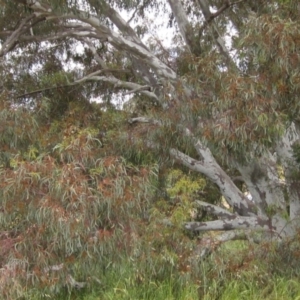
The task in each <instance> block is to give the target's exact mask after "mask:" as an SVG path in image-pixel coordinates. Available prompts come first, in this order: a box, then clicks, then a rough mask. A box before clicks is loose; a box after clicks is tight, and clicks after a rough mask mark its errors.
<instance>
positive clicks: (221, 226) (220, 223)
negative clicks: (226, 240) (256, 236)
mask: <svg viewBox="0 0 300 300" xmlns="http://www.w3.org/2000/svg"><path fill="white" fill-rule="evenodd" d="M184 227H185V229H187V230H192V231H209V230H235V229H261V230H266V231H267V230H270V231H272V230H273V226H272V223H271V221H270V219H268V218H261V217H257V216H255V217H254V216H253V217H244V216H237V215H235V216H232V217H231V219H226V220H216V221H208V222H187V223H185V225H184Z"/></svg>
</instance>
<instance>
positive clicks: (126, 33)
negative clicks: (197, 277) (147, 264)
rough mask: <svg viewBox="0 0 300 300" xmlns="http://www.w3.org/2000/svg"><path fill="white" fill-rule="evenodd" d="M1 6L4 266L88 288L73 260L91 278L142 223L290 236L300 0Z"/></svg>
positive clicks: (294, 219) (295, 185)
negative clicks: (100, 263)
mask: <svg viewBox="0 0 300 300" xmlns="http://www.w3.org/2000/svg"><path fill="white" fill-rule="evenodd" d="M0 4H1V7H0V14H1V18H0V43H1V49H0V58H1V65H0V78H1V87H0V114H1V116H0V151H1V154H0V167H1V175H0V176H1V191H0V201H1V203H0V220H1V221H0V222H1V230H2V232H1V235H2V238H1V241H2V242H1V243H2V244H3V245H4V246H3V249H4V250H1V251H2V252H3V253H2V256H3V257H5V258H3V262H2V263H3V264H6V263H7V262H8V261H9V259H14V260H15V261H17V262H19V265H18V268H20V271H19V272H20V274H22V272H23V271H24V272H25V270H26V276H27V277H26V276H25V277H26V278H27V279H26V280H28V276H31V277H30V278H32V282H33V283H34V282H35V280H39V284H41V285H43V284H45V285H47V286H55V282H57V281H59V277H58V276H57V275H56V273H55V272H52V273H51V272H45V270H46V271H49V270H51V271H53V270H54V269H55V268H58V266H61V269H64V270H65V272H63V273H61V274H63V275H62V276H64V280H63V282H64V283H65V282H67V284H69V285H72V284H73V285H74V284H75V285H76V284H77V285H78V284H80V282H76V281H75V283H74V278H73V277H72V276H71V275H70V274H71V273H72V272H71V271H70V269H72V268H73V269H72V270H73V273H72V274H74V273H76V271H74V268H75V269H76V266H73V267H72V268H71V267H70V266H69V265H70V264H71V263H72V262H73V261H74V259H75V258H76V261H77V263H78V265H80V266H81V265H84V266H85V270H86V274H88V273H89V272H90V270H91V269H90V268H92V266H93V263H94V262H95V260H97V259H99V257H106V258H107V260H110V259H112V260H117V256H118V255H117V254H116V253H113V254H112V253H111V248H110V247H112V244H111V243H110V242H109V243H107V244H106V243H105V242H103V241H107V240H108V239H107V237H110V236H112V235H113V236H114V238H115V240H114V242H113V243H114V245H115V246H114V247H116V245H118V247H119V248H118V249H119V250H120V251H121V252H122V251H125V252H126V251H130V250H128V249H129V248H130V249H132V247H133V246H132V245H133V244H134V243H135V242H137V240H138V239H137V236H139V234H140V232H139V229H138V228H143V230H146V228H148V229H149V228H152V231H151V230H150V229H149V231H148V235H147V234H146V236H147V237H148V238H149V240H151V239H154V240H155V241H156V242H157V243H158V244H160V242H159V241H160V237H158V236H156V235H155V234H154V233H153V232H155V230H156V229H155V228H156V227H155V226H158V224H160V225H159V226H164V227H165V228H166V229H164V230H166V235H167V236H170V235H171V232H175V231H176V232H177V234H178V236H180V238H182V239H186V240H188V235H189V234H191V235H193V234H197V233H198V232H202V231H210V230H213V231H224V233H223V234H220V235H218V236H216V240H218V241H219V242H223V241H226V240H230V239H235V238H249V239H251V240H253V239H255V240H257V241H261V240H266V239H275V240H278V241H284V240H285V239H286V238H291V237H293V236H294V235H295V234H296V232H297V231H298V230H299V222H298V218H299V214H300V182H299V181H300V177H299V175H300V174H299V163H300V147H299V142H300V139H299V133H300V132H299V129H300V127H299V125H300V123H299V122H300V119H299V109H300V105H299V103H300V101H299V100H300V99H299V95H300V70H299V66H300V22H299V15H300V6H299V3H298V1H296V0H285V1H284V0H277V1H264V0H260V1H244V0H239V1H227V0H197V1H185V0H183V1H176V0H168V1H151V0H141V1H135V0H126V1H125V0H124V1H119V0H114V1H104V0H100V1H94V0H81V1H79V0H72V1H71V0H70V1H62V0H59V1H57V0H48V1H42V0H41V1H38V0H13V1H11V0H10V1H9V0H2V1H0ZM157 15H158V16H163V17H161V18H158V17H156V16H157ZM165 31H167V32H168V34H170V35H173V36H172V39H171V38H170V40H169V42H168V43H165V42H164V40H163V35H164V32H165ZM165 168H167V170H168V171H166V169H165ZM162 190H164V191H167V192H166V193H167V196H166V197H169V198H172V199H171V200H172V201H175V202H172V201H171V200H170V199H169V200H170V201H171V202H170V201H169V202H164V201H163V199H164V196H162V195H161V194H160V192H161V191H162ZM166 203H168V204H166ZM178 203H179V204H178ZM224 203H225V205H224ZM200 212H202V213H200ZM204 212H206V213H208V214H209V215H210V217H207V215H206V214H205V213H204ZM154 219H155V222H152V221H151V220H154ZM180 228H181V229H182V228H183V229H184V230H185V233H184V234H183V233H182V231H180V230H181V229H180ZM118 232H122V234H124V232H125V234H126V235H127V237H128V238H127V239H126V240H124V239H123V238H122V237H120V235H118ZM122 234H121V235H122ZM178 236H177V237H178ZM119 239H121V240H122V242H121V241H120V240H119ZM171 240H172V239H171V238H170V244H169V246H170V247H171V248H172V245H173V244H172V243H173V241H171ZM32 241H34V242H32ZM5 247H6V248H5ZM127 247H128V248H127ZM12 248H14V251H11V253H10V255H7V253H8V250H9V251H10V250H11V249H12ZM204 248H205V247H204V246H203V249H204ZM5 249H8V250H7V251H6V250H5ZM37 249H39V250H37ZM182 251H183V250H182ZM12 253H13V254H12ZM37 253H38V255H37ZM201 253H202V254H203V255H204V253H206V251H204V250H203V251H202V252H201ZM104 254H105V255H104ZM30 255H31V256H30ZM114 255H116V257H113V258H112V256H114ZM27 263H28V265H26V264H27ZM25 265H26V266H25ZM51 265H52V267H51ZM103 265H105V262H104V263H103ZM53 266H54V267H53ZM51 268H52V269H51ZM53 268H54V269H53ZM15 271H16V269H15V268H12V269H11V272H15ZM44 273H47V274H48V275H47V276H48V277H47V279H45V280H44V281H43V280H40V278H46V277H43V276H41V274H44ZM24 274H25V273H24ZM28 274H29V275H28ZM49 274H50V275H49ZM51 274H52V275H51ZM53 274H54V275H53ZM86 274H81V275H82V276H85V275H86ZM1 276H4V275H1ZM1 276H0V278H2V277H1ZM51 276H52V277H51ZM25 277H24V278H25ZM37 278H39V279H37ZM1 280H4V279H0V281H1ZM24 280H25V279H24Z"/></svg>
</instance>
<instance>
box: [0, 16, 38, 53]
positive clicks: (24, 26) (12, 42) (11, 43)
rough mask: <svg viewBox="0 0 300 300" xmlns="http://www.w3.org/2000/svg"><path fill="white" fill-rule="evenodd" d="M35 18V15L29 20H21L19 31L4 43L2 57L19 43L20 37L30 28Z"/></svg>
mask: <svg viewBox="0 0 300 300" xmlns="http://www.w3.org/2000/svg"><path fill="white" fill-rule="evenodd" d="M33 18H34V15H30V16H28V17H27V18H25V19H23V20H21V22H20V24H19V25H18V27H17V29H16V30H15V31H13V32H12V33H11V35H10V36H9V37H8V38H7V39H6V41H5V42H4V43H3V45H2V48H1V50H0V57H2V56H4V55H5V54H7V53H8V52H10V51H12V50H13V49H14V48H15V46H16V45H17V43H18V42H19V37H20V35H21V34H22V33H24V32H25V31H27V30H28V29H29V28H30V21H31V20H32V19H33Z"/></svg>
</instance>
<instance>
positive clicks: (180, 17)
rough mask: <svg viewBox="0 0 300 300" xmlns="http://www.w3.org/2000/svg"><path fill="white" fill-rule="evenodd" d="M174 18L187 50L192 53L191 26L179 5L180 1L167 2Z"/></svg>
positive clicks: (170, 0)
mask: <svg viewBox="0 0 300 300" xmlns="http://www.w3.org/2000/svg"><path fill="white" fill-rule="evenodd" d="M168 1H169V4H170V7H171V9H172V12H173V14H174V17H175V19H176V22H177V25H178V28H179V31H180V34H181V36H182V38H183V40H184V42H185V43H186V45H187V46H188V48H189V50H190V51H191V52H193V48H194V47H193V38H194V37H193V35H192V26H191V25H190V22H189V20H188V17H187V15H186V13H185V11H184V8H183V6H182V4H181V1H177V0H168Z"/></svg>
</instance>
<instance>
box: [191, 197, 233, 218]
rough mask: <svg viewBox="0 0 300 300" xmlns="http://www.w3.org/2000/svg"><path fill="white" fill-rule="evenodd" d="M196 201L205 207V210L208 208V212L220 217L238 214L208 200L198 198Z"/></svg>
mask: <svg viewBox="0 0 300 300" xmlns="http://www.w3.org/2000/svg"><path fill="white" fill-rule="evenodd" d="M195 203H196V204H197V205H198V206H200V207H201V208H203V209H204V210H206V211H207V212H208V213H211V214H213V215H215V216H217V217H220V218H222V219H223V218H229V219H230V218H235V217H236V214H234V213H232V212H230V211H228V210H227V209H224V208H222V207H219V206H216V205H213V204H211V203H207V202H203V201H200V200H196V201H195Z"/></svg>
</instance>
